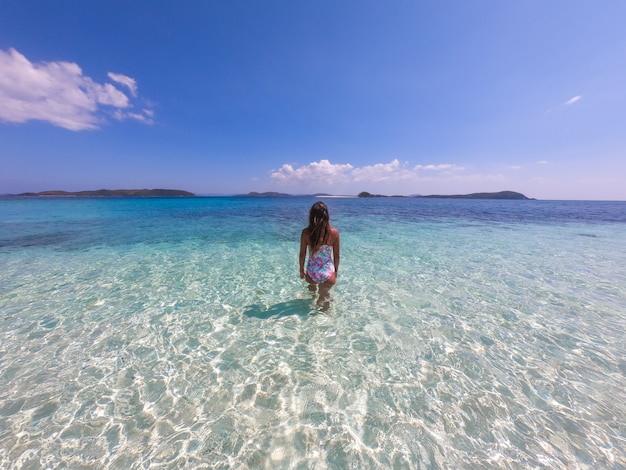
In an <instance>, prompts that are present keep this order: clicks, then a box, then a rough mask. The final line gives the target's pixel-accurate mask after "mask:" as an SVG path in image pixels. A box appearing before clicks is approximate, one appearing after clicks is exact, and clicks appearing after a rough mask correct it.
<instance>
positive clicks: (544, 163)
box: [537, 160, 548, 165]
mask: <svg viewBox="0 0 626 470" xmlns="http://www.w3.org/2000/svg"><path fill="white" fill-rule="evenodd" d="M547 164H548V160H539V161H538V162H537V165H547Z"/></svg>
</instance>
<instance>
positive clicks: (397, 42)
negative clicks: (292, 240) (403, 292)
mask: <svg viewBox="0 0 626 470" xmlns="http://www.w3.org/2000/svg"><path fill="white" fill-rule="evenodd" d="M625 21H626V2H624V1H622V0H619V1H602V0H600V1H597V2H594V1H578V0H573V1H565V0H563V1H545V0H541V1H532V0H529V1H500V0H490V1H487V0H476V1H473V0H467V1H466V0H457V1H448V0H442V1H433V0H429V1H421V0H419V1H418V0H413V1H389V2H380V1H367V0H364V1H341V0H340V1H337V0H335V1H324V0H322V1H315V2H312V1H239V0H233V1H209V0H203V1H188V0H186V1H183V2H173V1H167V2H166V1H158V0H152V1H133V2H128V1H110V0H107V1H106V2H98V1H95V0H94V1H90V0H84V1H83V0H76V1H64V0H60V1H57V2H48V1H43V0H40V1H32V0H4V1H2V2H1V3H0V194H4V193H18V192H25V191H43V190H48V189H64V190H83V189H99V188H110V189H116V188H163V187H164V188H176V189H185V190H188V191H192V192H195V193H197V194H235V193H243V192H248V191H280V192H287V193H292V194H305V193H313V192H328V193H334V194H356V193H358V192H360V191H369V192H373V193H381V194H389V195H392V194H405V195H408V194H456V193H469V192H476V191H500V190H513V191H519V192H522V193H524V194H526V195H527V196H529V197H536V198H540V199H613V200H626V28H625V27H624V22H625Z"/></svg>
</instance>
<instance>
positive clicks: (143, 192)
mask: <svg viewBox="0 0 626 470" xmlns="http://www.w3.org/2000/svg"><path fill="white" fill-rule="evenodd" d="M18 196H43V197H45V196H48V197H191V196H195V194H194V193H190V192H189V191H181V190H179V189H97V190H95V191H42V192H39V193H22V194H18Z"/></svg>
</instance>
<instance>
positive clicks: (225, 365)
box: [0, 197, 626, 469]
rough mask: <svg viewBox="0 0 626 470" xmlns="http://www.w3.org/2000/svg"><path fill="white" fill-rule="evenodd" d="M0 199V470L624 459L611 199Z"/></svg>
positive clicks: (618, 220)
mask: <svg viewBox="0 0 626 470" xmlns="http://www.w3.org/2000/svg"><path fill="white" fill-rule="evenodd" d="M326 201H327V203H328V205H329V208H330V212H331V219H332V222H333V223H334V225H335V226H336V227H337V228H339V230H340V231H341V236H342V260H341V267H340V272H339V278H338V282H337V285H336V286H335V288H333V290H332V291H331V293H332V302H331V306H330V308H329V309H328V310H320V309H319V308H318V307H317V305H316V302H315V299H314V298H313V296H312V294H311V293H310V292H309V291H308V289H307V288H306V286H305V285H304V283H303V281H301V280H300V279H299V277H298V261H297V255H298V242H299V234H300V230H301V229H302V228H303V226H304V225H305V223H306V219H307V212H308V209H309V207H310V206H311V204H312V203H313V202H314V199H313V198H297V197H296V198H285V199H282V198H271V199H254V198H193V199H37V198H33V199H29V198H25V199H4V200H0V467H1V468H23V469H27V468H72V469H74V468H119V469H129V468H130V469H139V468H172V469H173V468H272V469H275V468H316V469H323V468H342V469H343V468H416V469H417V468H419V469H428V468H433V469H434V468H441V469H444V468H446V469H447V468H451V469H452V468H553V469H572V468H589V469H597V468H626V406H625V405H624V404H625V403H626V346H625V341H624V332H625V331H626V236H625V235H624V233H625V229H626V203H620V202H613V203H611V202H606V203H603V202H555V201H463V200H422V199H328V200H326Z"/></svg>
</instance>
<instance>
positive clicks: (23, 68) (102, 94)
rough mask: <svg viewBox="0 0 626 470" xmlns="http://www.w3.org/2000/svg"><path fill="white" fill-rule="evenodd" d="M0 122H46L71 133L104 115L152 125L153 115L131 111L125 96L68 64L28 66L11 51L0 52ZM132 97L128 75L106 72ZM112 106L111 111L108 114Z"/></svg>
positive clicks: (133, 85) (132, 85)
mask: <svg viewBox="0 0 626 470" xmlns="http://www.w3.org/2000/svg"><path fill="white" fill-rule="evenodd" d="M0 70H2V73H1V74H0V121H5V122H13V123H24V122H27V121H30V120H40V121H46V122H49V123H50V124H53V125H55V126H59V127H63V128H65V129H69V130H72V131H79V130H85V129H96V128H98V127H99V126H100V125H101V124H102V123H103V122H104V121H105V117H106V116H107V114H110V115H112V116H113V117H115V118H116V119H126V118H130V119H135V120H139V121H142V122H145V123H151V122H152V114H151V113H152V111H149V110H143V111H141V112H139V113H138V112H136V111H131V110H132V104H131V102H130V99H129V97H128V96H127V95H126V94H125V93H123V92H122V91H120V90H119V89H118V88H116V87H115V86H114V85H113V84H111V83H104V84H100V83H97V82H95V81H94V80H93V79H91V78H90V77H88V76H85V75H83V71H82V69H81V68H80V67H79V66H78V64H75V63H72V62H63V61H59V62H40V63H33V62H30V61H29V60H28V59H27V58H26V57H25V56H24V55H22V54H20V53H19V52H18V51H16V50H15V49H9V50H8V51H6V52H5V51H3V50H0ZM109 78H111V80H113V81H114V82H116V83H120V84H122V85H124V86H126V87H128V88H129V90H130V92H131V94H132V95H133V96H136V90H137V87H136V83H135V80H133V79H132V78H130V77H126V76H125V75H120V74H109ZM110 108H114V109H113V110H111V109H110Z"/></svg>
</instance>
